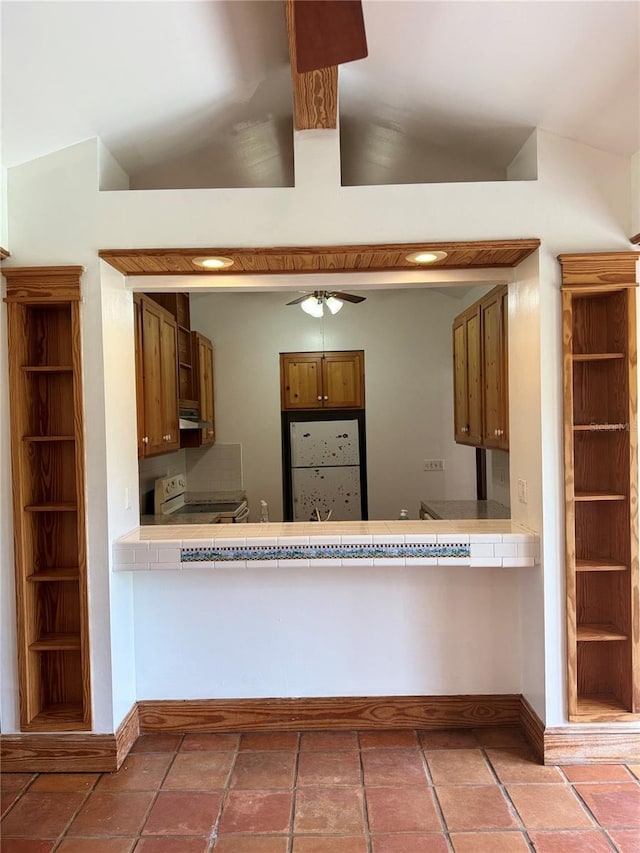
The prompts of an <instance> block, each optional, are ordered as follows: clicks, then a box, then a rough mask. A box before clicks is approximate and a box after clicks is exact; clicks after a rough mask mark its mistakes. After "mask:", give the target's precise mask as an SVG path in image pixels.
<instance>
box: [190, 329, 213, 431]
mask: <svg viewBox="0 0 640 853" xmlns="http://www.w3.org/2000/svg"><path fill="white" fill-rule="evenodd" d="M195 340H196V350H195V352H196V366H197V376H198V385H197V387H198V399H199V401H200V417H201V419H202V420H203V421H209V423H210V424H211V426H210V427H207V428H206V429H203V430H200V443H201V444H203V445H205V444H213V443H214V442H215V440H216V433H215V412H214V405H213V344H212V343H211V341H210V340H209V339H208V338H205V337H203V336H202V335H199V334H198V333H197V332H196V333H195Z"/></svg>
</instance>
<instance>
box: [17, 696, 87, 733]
mask: <svg viewBox="0 0 640 853" xmlns="http://www.w3.org/2000/svg"><path fill="white" fill-rule="evenodd" d="M90 728H91V726H90V725H89V724H88V723H87V722H86V721H85V720H84V718H83V711H82V704H81V703H80V702H65V703H61V704H59V705H48V706H47V707H45V708H43V709H42V711H40V713H39V714H38V715H37V716H35V717H34V718H33V720H32V721H31V722H30V723H29V724H28V725H26V726H25V727H24V730H25V731H34V732H47V731H50V732H60V731H68V730H72V729H75V730H77V731H87V730H88V729H90Z"/></svg>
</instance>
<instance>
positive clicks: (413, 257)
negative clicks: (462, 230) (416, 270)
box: [406, 252, 447, 264]
mask: <svg viewBox="0 0 640 853" xmlns="http://www.w3.org/2000/svg"><path fill="white" fill-rule="evenodd" d="M446 257H447V253H446V252H412V253H411V254H410V255H407V256H406V260H408V261H409V262H410V263H412V264H433V263H435V262H436V261H441V260H443V258H446Z"/></svg>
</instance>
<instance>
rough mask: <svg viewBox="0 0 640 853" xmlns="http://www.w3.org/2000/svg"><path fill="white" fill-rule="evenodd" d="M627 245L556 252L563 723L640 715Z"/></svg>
mask: <svg viewBox="0 0 640 853" xmlns="http://www.w3.org/2000/svg"><path fill="white" fill-rule="evenodd" d="M637 258H638V255H637V254H636V253H635V252H620V253H606V254H585V255H560V257H559V260H560V263H561V265H562V279H563V284H562V300H563V355H564V424H565V429H564V451H565V463H564V464H565V501H566V512H565V519H566V578H567V653H568V685H569V695H568V708H569V719H570V720H572V721H579V722H605V721H615V720H629V719H636V718H638V717H639V716H640V640H639V628H640V615H639V611H640V596H639V592H638V438H637V374H636V365H637V347H636V295H635V287H636V275H635V267H636V261H637Z"/></svg>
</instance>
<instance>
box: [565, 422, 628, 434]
mask: <svg viewBox="0 0 640 853" xmlns="http://www.w3.org/2000/svg"><path fill="white" fill-rule="evenodd" d="M628 429H629V425H628V424H606V423H605V424H574V425H573V431H574V432H593V433H602V432H626V431H627V430H628Z"/></svg>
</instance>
